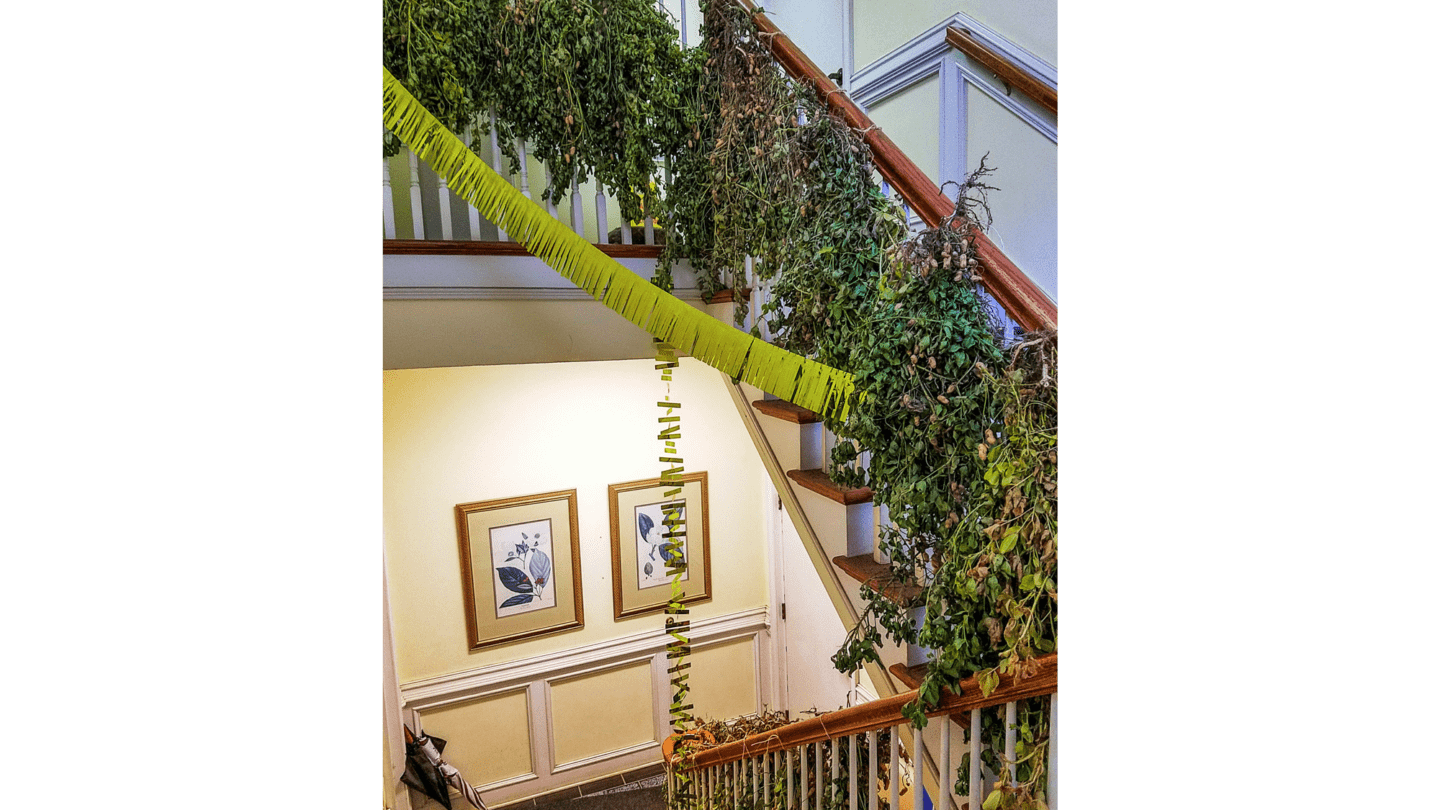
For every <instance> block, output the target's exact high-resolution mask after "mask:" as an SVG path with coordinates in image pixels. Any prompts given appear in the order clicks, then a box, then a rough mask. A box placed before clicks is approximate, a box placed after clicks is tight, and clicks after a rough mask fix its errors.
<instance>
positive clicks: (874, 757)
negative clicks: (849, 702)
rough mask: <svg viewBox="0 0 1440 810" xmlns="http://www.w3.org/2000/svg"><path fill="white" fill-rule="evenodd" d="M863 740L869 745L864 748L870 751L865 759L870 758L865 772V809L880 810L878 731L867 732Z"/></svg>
mask: <svg viewBox="0 0 1440 810" xmlns="http://www.w3.org/2000/svg"><path fill="white" fill-rule="evenodd" d="M865 742H866V743H868V744H869V747H868V748H866V749H865V750H866V751H868V752H870V755H869V756H868V757H867V759H869V760H870V763H869V765H870V767H869V770H868V772H867V774H866V779H867V781H866V783H865V784H866V785H867V786H868V789H867V790H866V791H865V795H866V796H867V797H868V801H867V802H866V803H865V807H866V810H880V733H879V732H876V731H870V732H867V733H866V735H865Z"/></svg>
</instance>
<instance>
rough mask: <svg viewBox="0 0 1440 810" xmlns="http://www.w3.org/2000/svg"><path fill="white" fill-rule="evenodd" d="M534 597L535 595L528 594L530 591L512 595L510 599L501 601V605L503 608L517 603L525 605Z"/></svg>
mask: <svg viewBox="0 0 1440 810" xmlns="http://www.w3.org/2000/svg"><path fill="white" fill-rule="evenodd" d="M534 598H535V597H533V596H531V595H530V594H528V593H522V594H516V595H515V596H512V597H510V598H509V599H506V600H505V601H504V602H501V603H500V607H502V608H507V607H515V606H516V605H523V604H525V603H526V602H529V601H530V600H531V599H534Z"/></svg>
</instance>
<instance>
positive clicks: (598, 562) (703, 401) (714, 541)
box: [384, 358, 767, 683]
mask: <svg viewBox="0 0 1440 810" xmlns="http://www.w3.org/2000/svg"><path fill="white" fill-rule="evenodd" d="M653 366H654V362H653V361H652V360H617V361H608V362H598V363H551V364H544V365H526V366H487V367H469V368H444V369H407V370H397V371H387V372H385V373H384V406H385V435H384V443H385V447H384V451H385V537H386V561H387V564H388V573H389V577H390V589H391V592H390V598H391V609H392V611H393V613H394V617H395V644H396V657H397V660H398V670H399V676H400V681H401V683H405V682H407V681H412V680H416V679H419V678H427V677H433V676H436V675H443V674H447V673H455V672H461V671H464V670H468V669H473V668H476V667H480V666H484V665H488V664H495V663H498V662H502V661H514V660H519V659H523V658H525V657H527V656H531V655H534V654H536V653H539V652H548V651H551V650H558V649H564V648H567V647H573V646H577V645H581V644H591V643H595V642H599V641H604V640H606V639H610V638H614V637H616V636H620V635H624V634H629V633H635V632H639V631H641V630H644V629H648V628H651V627H653V626H656V625H658V624H661V623H662V619H661V617H659V616H656V615H650V616H640V617H632V618H628V619H623V620H621V621H619V622H616V621H614V619H613V618H612V617H613V608H612V599H611V585H610V526H609V502H608V494H607V490H606V487H607V486H608V485H609V484H612V483H620V482H625V481H635V480H640V479H645V478H653V477H656V476H658V475H659V473H660V463H659V462H658V461H657V460H656V459H657V456H658V452H657V451H658V450H659V443H658V442H657V441H656V440H655V434H656V422H655V419H656V417H657V416H658V409H657V408H656V407H655V403H656V401H657V400H659V399H661V398H662V397H663V396H664V393H665V388H664V384H663V383H662V382H661V381H660V377H659V373H658V372H656V371H655V370H654V367H653ZM672 386H673V387H672V396H673V397H675V398H677V399H678V400H679V401H680V402H681V403H682V405H683V417H684V419H683V422H682V433H683V436H682V439H681V440H680V442H679V450H680V453H681V454H682V455H683V456H684V458H685V462H686V463H685V468H686V470H687V471H690V472H699V471H701V470H705V471H708V472H709V474H710V476H709V477H710V548H711V554H712V557H713V560H714V566H713V570H712V572H711V576H712V579H713V592H714V594H715V598H714V600H713V601H711V602H708V603H704V604H699V605H695V606H694V607H693V608H692V612H691V618H692V619H698V618H703V617H708V616H718V615H723V614H728V613H733V612H735V611H738V610H743V609H747V608H752V607H756V606H760V605H764V604H765V603H766V588H767V574H766V568H765V566H764V565H763V564H761V561H762V560H763V559H764V556H763V555H764V536H763V532H764V526H763V523H762V519H761V515H760V514H759V509H758V503H759V495H758V493H759V491H760V475H761V472H762V470H761V467H760V464H759V463H758V461H756V460H755V459H754V458H753V455H754V450H753V448H752V447H751V446H750V439H749V437H748V435H747V434H746V432H745V429H744V426H743V425H742V423H741V422H740V417H739V416H738V415H737V414H736V413H735V406H734V404H733V403H732V402H731V401H730V397H729V395H728V394H727V393H726V391H725V387H724V380H723V377H722V376H721V375H720V373H719V372H717V371H715V370H714V369H711V368H709V367H708V366H705V365H703V364H701V363H699V362H697V361H695V360H692V359H690V358H685V359H682V360H681V367H680V368H679V369H678V370H677V371H676V374H675V379H674V382H673V383H672ZM570 488H574V489H576V490H578V493H577V495H578V509H579V525H580V545H581V552H580V558H581V570H582V573H583V575H584V594H583V597H584V605H585V627H584V628H583V629H581V630H576V631H572V632H568V633H563V634H557V635H551V636H545V637H541V638H537V639H533V640H530V641H524V642H519V643H514V644H507V645H503V646H500V647H492V648H489V649H485V650H480V651H477V652H470V651H469V650H468V649H467V645H466V639H465V617H464V607H463V602H462V597H461V590H460V570H459V551H458V540H457V539H456V530H455V516H454V507H455V505H456V504H458V503H467V502H471V501H480V500H488V499H492V498H504V497H510V496H516V495H528V494H533V493H539V492H550V491H555V490H560V489H570Z"/></svg>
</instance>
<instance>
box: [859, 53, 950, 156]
mask: <svg viewBox="0 0 1440 810" xmlns="http://www.w3.org/2000/svg"><path fill="white" fill-rule="evenodd" d="M869 115H870V120H872V121H874V122H875V123H876V124H878V125H879V126H880V128H881V129H882V130H884V131H885V134H886V135H889V136H890V139H891V140H893V141H894V142H895V145H896V146H898V147H900V151H902V152H904V153H905V154H906V155H907V156H909V158H910V159H911V160H913V161H915V165H916V166H918V167H920V170H921V171H923V172H925V176H927V177H929V178H930V179H931V180H934V181H935V182H937V183H938V182H940V77H939V76H938V75H935V76H930V77H928V78H925V79H922V80H920V81H918V82H916V83H915V84H913V85H911V86H909V87H907V88H905V89H904V90H901V91H900V92H899V93H896V94H895V95H893V96H890V97H889V98H887V99H885V100H884V101H881V102H879V103H878V104H875V105H874V106H872V107H871V108H870V110H869Z"/></svg>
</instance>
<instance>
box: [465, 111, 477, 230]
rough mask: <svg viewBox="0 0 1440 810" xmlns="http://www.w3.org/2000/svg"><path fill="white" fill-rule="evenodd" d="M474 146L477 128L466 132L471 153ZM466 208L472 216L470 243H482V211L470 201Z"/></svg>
mask: <svg viewBox="0 0 1440 810" xmlns="http://www.w3.org/2000/svg"><path fill="white" fill-rule="evenodd" d="M474 144H475V128H474V127H471V128H470V129H467V130H465V145H466V146H468V147H470V151H472V152H473V151H475V146H474ZM465 207H466V208H467V209H469V211H468V212H467V213H468V214H469V215H470V217H469V218H470V241H472V242H478V241H480V210H479V209H478V208H476V207H475V206H473V205H471V204H470V203H469V202H468V201H467V202H466V203H465Z"/></svg>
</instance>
